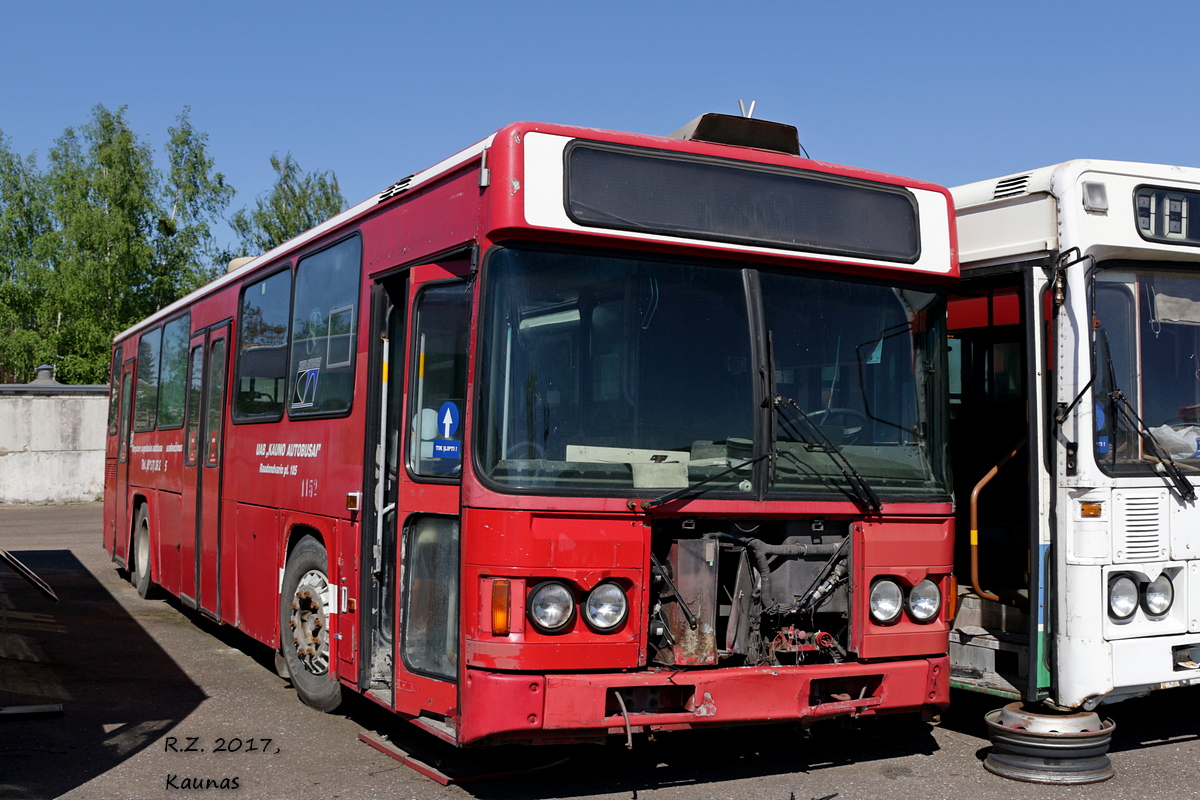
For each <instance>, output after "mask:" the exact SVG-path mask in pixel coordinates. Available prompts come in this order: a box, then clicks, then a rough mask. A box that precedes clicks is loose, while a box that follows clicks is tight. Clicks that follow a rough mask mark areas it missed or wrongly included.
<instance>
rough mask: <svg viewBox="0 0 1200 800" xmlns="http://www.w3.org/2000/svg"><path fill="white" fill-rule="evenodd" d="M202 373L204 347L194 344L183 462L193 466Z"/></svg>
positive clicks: (197, 435) (189, 375)
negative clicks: (185, 447)
mask: <svg viewBox="0 0 1200 800" xmlns="http://www.w3.org/2000/svg"><path fill="white" fill-rule="evenodd" d="M203 375H204V347H203V345H196V346H195V347H193V348H192V356H191V366H190V367H189V368H188V398H187V449H186V451H185V452H184V463H185V464H187V465H188V466H189V467H191V466H195V464H196V453H197V451H198V450H199V449H200V448H199V434H200V397H201V395H200V380H201V378H202V376H203Z"/></svg>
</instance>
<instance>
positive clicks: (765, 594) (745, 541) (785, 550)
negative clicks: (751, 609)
mask: <svg viewBox="0 0 1200 800" xmlns="http://www.w3.org/2000/svg"><path fill="white" fill-rule="evenodd" d="M721 535H722V536H725V537H727V538H729V539H732V540H733V541H735V542H737V543H739V544H741V545H744V546H745V547H746V549H747V550H749V551H750V552H751V553H752V554H753V555H754V568H755V570H757V572H758V580H759V602H760V603H762V607H763V611H764V612H767V611H772V610H774V609H775V606H776V603H775V595H774V594H772V592H771V565H770V564H769V563H768V561H767V558H768V556H792V557H793V558H794V557H797V556H831V555H833V554H834V553H836V552H837V551H838V549H839V548H840V547H841V544H840V543H839V544H767V543H766V542H764V541H763V540H762V539H754V538H751V537H749V536H737V535H735V534H732V533H723V534H721Z"/></svg>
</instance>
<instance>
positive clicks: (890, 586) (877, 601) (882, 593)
mask: <svg viewBox="0 0 1200 800" xmlns="http://www.w3.org/2000/svg"><path fill="white" fill-rule="evenodd" d="M903 608H904V593H903V592H901V591H900V587H899V586H898V585H897V584H896V582H895V581H893V580H890V579H888V578H881V579H880V580H877V581H875V583H873V584H871V618H872V619H874V620H875V621H876V622H879V623H888V622H891V621H893V620H894V619H896V617H898V616H900V611H901V610H902V609H903Z"/></svg>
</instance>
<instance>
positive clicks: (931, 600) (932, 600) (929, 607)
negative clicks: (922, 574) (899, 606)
mask: <svg viewBox="0 0 1200 800" xmlns="http://www.w3.org/2000/svg"><path fill="white" fill-rule="evenodd" d="M941 607H942V590H941V589H939V588H938V587H937V584H936V583H934V582H933V581H931V580H929V579H928V578H927V579H925V580H923V581H921V582H920V583H918V584H917V585H916V586H914V587H913V588H912V591H910V592H909V593H908V613H909V615H910V616H911V617H912V618H913V619H915V620H916V621H917V622H929V621H930V620H931V619H933V618H934V617H936V616H937V613H938V611H939V610H940V609H941Z"/></svg>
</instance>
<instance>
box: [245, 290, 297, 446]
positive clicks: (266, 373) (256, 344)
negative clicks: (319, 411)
mask: <svg viewBox="0 0 1200 800" xmlns="http://www.w3.org/2000/svg"><path fill="white" fill-rule="evenodd" d="M291 306H292V272H291V270H290V269H284V270H282V271H281V272H276V273H275V274H274V275H272V276H270V277H268V278H264V279H263V280H261V281H258V282H257V283H252V284H250V285H249V286H247V287H246V290H245V291H244V292H243V293H242V307H241V314H240V315H239V317H238V338H237V342H238V345H237V346H238V350H237V376H236V378H235V380H234V392H233V418H234V420H236V421H238V422H272V421H275V420H278V419H280V418H281V417H282V416H283V401H284V397H285V393H286V389H287V375H288V361H287V342H288V315H289V314H290V313H291Z"/></svg>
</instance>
